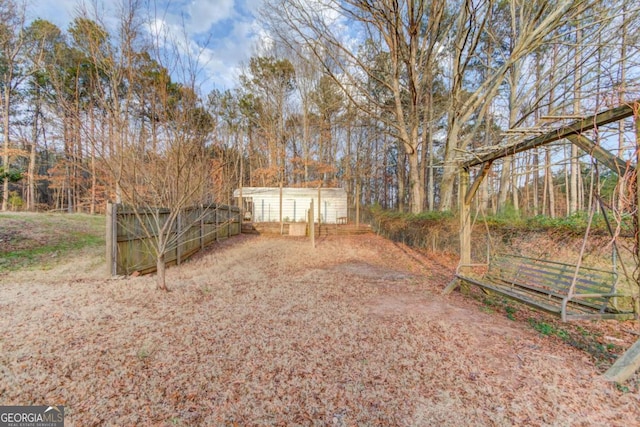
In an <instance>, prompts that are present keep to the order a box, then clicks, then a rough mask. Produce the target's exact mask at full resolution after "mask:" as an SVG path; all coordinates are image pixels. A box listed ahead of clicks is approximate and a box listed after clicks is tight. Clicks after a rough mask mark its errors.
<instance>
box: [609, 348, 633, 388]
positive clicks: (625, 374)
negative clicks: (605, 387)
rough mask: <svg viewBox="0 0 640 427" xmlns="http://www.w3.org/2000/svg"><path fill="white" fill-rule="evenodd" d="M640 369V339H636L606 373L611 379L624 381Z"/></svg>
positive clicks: (618, 381)
mask: <svg viewBox="0 0 640 427" xmlns="http://www.w3.org/2000/svg"><path fill="white" fill-rule="evenodd" d="M638 369H640V340H638V341H636V343H635V344H633V345H632V346H631V347H629V349H628V350H627V351H625V352H624V353H623V354H622V356H620V357H619V358H618V360H616V362H615V363H614V364H613V365H612V366H611V367H610V368H609V369H608V370H607V372H605V373H604V377H605V378H606V379H607V380H609V381H614V382H617V383H623V382H625V381H626V380H628V379H629V378H630V377H631V376H632V375H633V374H634V373H635V372H636V371H637V370H638Z"/></svg>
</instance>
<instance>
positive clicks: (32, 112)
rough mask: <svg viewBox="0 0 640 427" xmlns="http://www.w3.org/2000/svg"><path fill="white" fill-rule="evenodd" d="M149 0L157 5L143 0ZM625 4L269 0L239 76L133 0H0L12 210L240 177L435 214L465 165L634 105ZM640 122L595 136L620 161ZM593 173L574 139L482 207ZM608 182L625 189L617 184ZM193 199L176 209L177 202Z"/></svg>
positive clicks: (203, 198)
mask: <svg viewBox="0 0 640 427" xmlns="http://www.w3.org/2000/svg"><path fill="white" fill-rule="evenodd" d="M145 4H146V3H145ZM638 9H639V8H638V6H637V5H635V4H633V3H631V2H626V1H623V0H612V1H605V0H583V1H575V0H574V1H568V0H553V1H546V0H545V1H542V0H511V1H505V0H449V1H418V0H403V1H391V0H380V1H368V0H326V1H323V2H309V1H305V0H266V3H265V4H264V7H263V9H262V10H261V12H260V17H261V22H262V24H263V26H264V27H265V28H266V31H267V34H268V35H269V36H268V37H267V38H266V39H265V40H263V44H262V45H261V46H258V47H257V48H256V53H255V54H254V55H253V56H252V57H251V59H250V60H249V61H248V63H247V64H245V67H244V69H243V70H242V72H241V73H240V75H239V79H238V85H237V87H235V88H233V89H228V90H220V89H214V90H212V91H210V92H209V93H203V91H202V88H204V87H215V82H213V84H212V82H206V81H202V80H200V79H201V76H202V75H203V73H202V68H201V67H202V65H201V64H200V63H199V62H198V59H199V58H198V57H197V52H196V51H194V50H193V49H191V48H189V46H190V41H189V40H186V38H185V39H184V40H183V39H180V38H179V37H178V36H175V35H174V34H172V33H170V32H168V30H167V29H166V28H160V27H158V26H154V25H153V22H154V16H152V13H153V11H154V10H155V9H154V8H153V7H149V6H145V5H143V3H142V2H140V1H135V0H123V1H122V2H121V4H120V7H119V8H118V10H119V13H120V15H119V16H117V17H110V18H111V19H110V22H111V21H117V22H118V25H117V26H113V25H112V26H109V25H106V24H105V17H104V16H101V15H100V13H98V12H97V11H95V10H86V9H79V11H78V13H77V16H76V17H75V18H74V19H73V20H72V23H71V24H70V26H69V28H67V29H60V28H58V27H56V26H55V25H54V24H52V23H50V22H48V21H46V20H43V19H36V20H31V21H28V20H27V16H26V13H25V9H24V4H23V3H20V2H18V1H16V0H0V16H1V17H0V76H1V82H0V93H1V95H2V98H1V99H2V103H1V111H2V124H1V128H2V133H3V141H2V166H1V169H0V175H1V178H2V180H3V186H2V209H3V210H8V209H27V210H36V209H58V210H62V209H64V210H68V211H70V212H72V211H86V212H98V211H101V210H103V209H104V206H105V201H106V200H107V199H110V200H119V201H123V202H126V203H128V204H141V203H142V204H146V205H151V206H153V205H155V206H159V205H164V206H173V205H175V203H176V200H181V201H182V202H185V201H189V202H192V203H194V204H198V203H204V202H208V201H216V202H230V201H231V197H232V196H231V195H232V191H233V189H235V188H237V187H239V186H279V185H284V186H312V187H317V186H320V185H322V186H343V187H344V188H345V189H346V190H347V192H348V194H349V195H350V198H351V201H352V202H353V201H354V200H355V198H356V197H357V198H360V200H361V202H362V203H363V204H376V203H377V204H380V205H382V206H383V207H386V208H392V209H399V210H403V211H411V212H421V211H423V210H436V209H439V210H450V209H452V208H453V207H454V206H455V203H456V185H455V184H456V176H457V175H456V174H457V168H456V158H457V157H458V156H460V155H461V154H464V153H466V152H468V151H470V150H473V149H475V148H478V147H487V146H494V145H497V144H500V143H507V142H513V141H515V140H517V139H521V138H525V137H529V136H533V135H537V134H539V133H541V132H545V131H547V130H549V129H552V128H553V127H554V126H557V125H559V124H563V123H566V121H567V120H571V119H573V118H576V117H583V116H587V115H590V114H593V113H594V112H597V111H599V110H602V109H605V108H609V107H612V106H617V105H619V104H621V103H624V102H627V101H632V100H635V99H638V98H640V85H639V81H638V79H639V78H640V72H639V69H638V65H639V64H638V62H639V61H638V60H639V48H640V40H639V34H640V31H638V30H639V28H638V26H639V23H640V21H639V20H638V12H639V10H638ZM630 123H631V122H623V123H621V124H620V125H618V124H616V125H615V126H610V127H608V128H606V129H604V128H602V129H599V130H598V132H596V133H593V134H591V135H589V136H590V137H591V138H592V139H593V140H595V141H598V142H600V141H602V144H603V145H607V146H608V147H609V148H611V149H613V151H614V152H615V153H616V154H620V155H621V156H623V157H624V158H625V159H627V158H631V157H632V154H633V153H634V152H635V150H636V141H635V136H634V132H633V128H632V127H631V125H630ZM596 170H597V167H595V166H594V165H593V164H592V163H591V161H590V159H589V157H588V156H587V157H584V156H581V153H579V152H578V151H577V149H576V148H574V147H572V146H571V145H568V144H566V143H563V144H560V145H556V146H552V147H547V148H541V149H538V150H536V151H533V152H529V153H522V154H519V155H517V156H513V157H509V158H507V159H506V160H504V161H503V162H501V163H498V164H496V165H494V166H493V169H492V172H491V173H490V175H489V177H488V179H486V180H485V181H484V183H483V186H482V188H481V189H480V193H479V197H478V203H479V206H481V207H483V208H485V209H486V210H487V211H490V210H493V211H497V210H500V209H505V208H510V209H514V210H516V211H524V212H526V213H528V214H540V213H544V214H547V215H551V216H555V215H564V214H570V213H573V212H576V211H579V210H581V209H585V208H586V206H587V205H588V204H589V194H590V188H591V184H592V183H594V182H596V181H597V180H596V178H598V177H599V178H600V179H602V176H600V175H597V174H596V173H595V171H596ZM607 179H608V180H609V181H608V183H607V185H606V186H605V187H606V188H607V191H608V192H609V195H610V196H611V197H612V198H615V197H616V196H617V195H618V194H619V193H618V192H617V191H615V189H614V188H615V178H614V177H609V178H607ZM182 202H181V203H182Z"/></svg>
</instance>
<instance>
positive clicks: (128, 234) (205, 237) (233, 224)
mask: <svg viewBox="0 0 640 427" xmlns="http://www.w3.org/2000/svg"><path fill="white" fill-rule="evenodd" d="M169 215H170V211H169V210H168V209H162V208H160V209H155V210H137V212H136V211H134V210H132V209H128V208H127V207H125V206H122V205H119V204H113V203H109V204H107V227H106V228H107V230H106V232H107V236H106V237H107V238H106V241H107V253H106V255H107V269H108V272H109V275H111V276H117V275H126V274H131V273H134V272H139V273H140V274H146V273H151V272H153V271H155V270H156V257H155V254H154V252H153V249H152V248H153V247H154V242H153V239H155V238H156V237H157V231H158V227H161V226H162V225H163V224H164V223H165V222H166V221H167V220H168V219H169ZM240 228H241V218H240V210H239V209H238V208H237V207H233V206H231V207H230V206H226V205H215V204H212V205H208V206H195V207H189V208H185V209H182V210H181V211H180V213H179V214H178V216H177V218H176V220H175V224H174V226H173V227H172V230H171V231H170V232H169V233H168V236H167V238H168V241H170V242H172V244H171V245H170V247H169V250H168V251H167V252H166V254H165V261H166V262H167V264H180V262H182V261H184V260H185V259H187V258H189V257H190V256H192V255H193V254H195V253H196V252H198V251H200V250H202V249H204V248H205V247H206V246H208V245H209V244H211V243H213V242H215V241H217V240H219V239H224V238H227V237H230V236H235V235H237V234H240V231H241V230H240ZM145 229H146V231H145Z"/></svg>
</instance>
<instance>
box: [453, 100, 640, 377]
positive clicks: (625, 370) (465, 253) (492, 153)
mask: <svg viewBox="0 0 640 427" xmlns="http://www.w3.org/2000/svg"><path fill="white" fill-rule="evenodd" d="M632 116H634V117H635V122H636V132H637V136H638V138H640V100H636V101H634V102H631V103H629V104H625V105H621V106H619V107H616V108H613V109H610V110H606V111H603V112H600V113H597V114H595V115H593V116H589V117H585V118H582V119H578V120H575V121H574V122H572V123H570V124H568V125H565V126H561V127H559V128H557V129H555V130H552V131H550V132H547V133H545V134H543V135H539V136H535V137H532V138H528V139H524V140H522V141H519V142H517V143H515V144H513V145H510V146H504V147H497V148H494V149H490V150H487V151H486V152H484V153H474V154H473V157H472V158H470V159H468V160H464V161H462V162H461V163H460V169H459V179H458V183H459V188H458V195H459V216H460V262H459V265H458V268H457V269H456V278H455V279H454V280H453V281H452V282H451V283H450V284H449V285H448V286H447V287H446V288H445V289H444V291H443V293H444V294H448V293H450V292H452V291H453V290H454V289H455V288H457V287H458V286H459V285H460V282H461V280H464V281H466V282H468V283H472V284H475V285H478V286H481V287H483V288H485V289H486V288H490V287H493V284H490V283H487V282H485V281H478V280H469V279H470V278H469V276H468V275H466V274H465V269H468V268H469V267H471V266H472V264H471V227H472V223H471V203H472V202H473V199H474V197H475V195H476V193H477V191H478V189H479V188H480V184H481V183H482V181H483V180H484V178H486V176H487V174H488V173H489V171H490V170H491V165H492V164H493V162H494V161H495V160H498V159H501V158H504V157H507V156H510V155H514V154H516V153H520V152H523V151H527V150H531V149H533V148H536V147H541V146H545V145H548V144H550V143H552V142H555V141H559V140H562V139H567V140H568V141H569V142H571V143H572V144H574V145H576V146H577V147H579V148H580V149H582V150H583V151H585V152H587V153H588V154H589V155H590V156H592V157H593V158H595V159H597V160H598V162H599V164H601V165H603V166H605V167H607V168H608V169H610V170H611V171H613V172H614V173H616V174H617V175H618V176H623V175H627V174H628V175H631V173H632V172H634V170H633V168H632V167H631V166H630V165H629V164H628V163H627V162H626V161H624V160H623V159H621V158H619V157H617V156H615V155H613V154H612V153H610V152H609V151H607V150H605V149H604V148H602V147H600V146H599V145H597V144H596V143H595V142H593V141H591V140H590V139H589V138H588V137H586V136H585V135H584V133H585V132H587V131H590V130H593V129H597V128H598V127H599V126H603V125H606V124H609V123H614V122H617V121H620V120H623V119H625V118H628V117H632ZM636 156H637V157H638V158H637V159H636V160H637V164H638V165H640V147H638V150H636ZM476 166H482V168H481V170H480V172H479V174H478V175H477V177H476V179H475V180H474V182H473V183H471V184H470V170H471V168H473V167H476ZM635 189H636V191H635V195H634V196H635V201H636V205H637V206H638V209H637V210H636V215H637V222H638V223H639V224H640V173H637V174H636V182H635ZM636 246H637V247H636V250H637V251H638V253H637V254H636V255H637V258H640V245H636ZM527 262H528V261H527ZM579 267H580V266H579V265H578V266H576V273H575V276H574V278H573V283H572V285H571V286H570V288H569V289H568V291H567V292H566V294H563V295H560V297H559V298H557V299H556V301H555V302H554V303H553V304H552V305H550V306H547V307H548V308H550V310H546V311H550V312H553V313H555V314H559V315H560V316H561V317H562V319H563V320H564V321H566V320H571V319H570V318H569V316H568V314H567V311H566V307H567V305H568V304H569V300H571V299H574V300H575V296H576V295H577V293H576V289H575V285H576V280H577V276H578V274H579V273H578V270H579ZM545 271H546V270H545V269H541V270H539V271H538V273H536V274H538V275H540V276H544V275H545V274H546V272H545ZM498 276H499V275H498ZM532 277H535V276H532ZM499 278H500V277H499ZM510 278H511V277H507V280H508V279H510ZM511 279H512V278H511ZM513 281H514V280H512V282H513ZM512 285H513V283H512ZM525 285H526V284H525ZM638 286H639V288H640V283H639V284H638ZM508 288H509V287H508V286H496V287H495V289H492V290H494V291H495V290H497V291H498V292H499V293H502V294H503V295H506V296H508V297H509V298H512V299H515V300H519V301H521V302H523V303H525V304H529V305H532V306H534V307H536V308H539V309H545V307H544V306H543V305H542V304H541V303H534V304H530V300H529V298H528V297H527V296H523V295H522V294H520V293H516V292H511V291H509V290H508ZM543 288H544V286H543ZM612 289H613V290H614V292H608V293H605V292H598V294H599V295H596V296H597V297H599V298H606V297H609V295H611V297H614V296H615V297H617V294H616V293H615V283H613V288H612ZM549 293H553V290H551V291H549ZM580 298H581V297H579V298H578V299H580ZM633 299H634V300H633V312H632V313H631V315H632V316H631V317H632V318H635V319H637V318H638V315H639V313H640V307H639V305H640V303H639V298H638V294H637V291H636V293H635V294H634V295H633ZM579 305H580V304H579ZM583 307H584V306H582V308H583ZM588 311H590V312H589V314H588V315H587V316H583V315H578V316H574V317H573V318H575V319H580V318H619V319H621V320H622V319H628V318H629V316H625V315H621V316H615V315H612V313H609V314H607V313H604V311H603V310H588ZM639 368H640V340H638V342H636V343H635V344H634V345H633V346H632V347H631V348H630V349H629V350H628V351H627V353H625V354H624V355H623V356H622V357H621V358H620V359H619V360H618V361H617V362H616V363H615V364H614V366H612V367H611V369H610V370H609V371H607V374H606V375H605V377H606V378H608V379H610V380H612V381H617V382H620V381H624V380H626V379H627V378H628V377H630V376H631V375H633V373H634V372H635V371H636V370H637V369H639Z"/></svg>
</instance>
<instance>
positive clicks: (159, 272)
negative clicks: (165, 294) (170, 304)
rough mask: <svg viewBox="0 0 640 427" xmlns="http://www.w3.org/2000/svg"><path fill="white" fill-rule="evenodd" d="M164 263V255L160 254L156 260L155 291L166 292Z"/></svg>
mask: <svg viewBox="0 0 640 427" xmlns="http://www.w3.org/2000/svg"><path fill="white" fill-rule="evenodd" d="M166 266H167V265H166V263H165V260H164V253H162V254H160V255H158V256H157V258H156V289H158V290H160V291H168V290H169V288H168V287H167V282H166V277H165V269H166Z"/></svg>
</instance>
